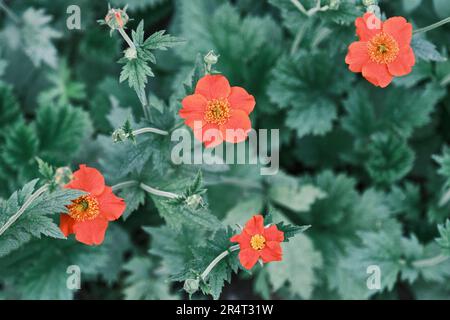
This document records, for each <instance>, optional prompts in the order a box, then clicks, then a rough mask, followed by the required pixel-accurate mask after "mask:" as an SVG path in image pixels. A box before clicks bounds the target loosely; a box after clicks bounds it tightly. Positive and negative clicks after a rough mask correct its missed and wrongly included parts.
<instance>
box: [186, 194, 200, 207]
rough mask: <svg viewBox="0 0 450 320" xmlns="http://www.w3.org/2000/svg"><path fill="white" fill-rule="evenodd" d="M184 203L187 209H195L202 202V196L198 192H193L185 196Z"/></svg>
mask: <svg viewBox="0 0 450 320" xmlns="http://www.w3.org/2000/svg"><path fill="white" fill-rule="evenodd" d="M185 203H186V205H187V206H188V207H189V209H191V210H197V209H198V207H199V206H200V205H202V204H203V198H202V197H201V196H200V195H198V194H193V195H192V196H189V197H187V199H186V200H185Z"/></svg>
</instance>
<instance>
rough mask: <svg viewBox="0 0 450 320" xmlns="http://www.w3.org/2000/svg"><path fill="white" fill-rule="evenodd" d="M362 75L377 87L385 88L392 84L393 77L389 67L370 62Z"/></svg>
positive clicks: (365, 66)
mask: <svg viewBox="0 0 450 320" xmlns="http://www.w3.org/2000/svg"><path fill="white" fill-rule="evenodd" d="M362 74H363V76H364V78H366V79H367V81H369V82H371V83H372V84H374V85H375V86H378V87H381V88H385V87H387V86H388V85H389V84H390V83H391V82H392V79H393V77H392V75H391V74H390V73H389V71H388V68H387V65H385V64H379V63H376V62H373V61H369V62H368V63H367V64H366V65H364V67H363V69H362Z"/></svg>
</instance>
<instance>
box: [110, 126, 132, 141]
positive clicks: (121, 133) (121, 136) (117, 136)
mask: <svg viewBox="0 0 450 320" xmlns="http://www.w3.org/2000/svg"><path fill="white" fill-rule="evenodd" d="M127 138H128V134H127V133H126V132H125V130H123V129H122V128H119V129H117V130H115V131H114V132H113V134H112V139H113V142H114V143H117V142H122V141H125V140H126V139H127Z"/></svg>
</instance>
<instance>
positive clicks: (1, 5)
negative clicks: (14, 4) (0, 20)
mask: <svg viewBox="0 0 450 320" xmlns="http://www.w3.org/2000/svg"><path fill="white" fill-rule="evenodd" d="M0 9H2V10H3V11H4V12H5V13H6V15H7V16H8V17H9V18H10V19H11V20H12V21H14V22H15V23H20V18H19V17H18V16H17V14H15V13H14V12H12V11H11V9H9V8H8V6H7V5H6V4H5V3H4V2H3V1H2V0H0Z"/></svg>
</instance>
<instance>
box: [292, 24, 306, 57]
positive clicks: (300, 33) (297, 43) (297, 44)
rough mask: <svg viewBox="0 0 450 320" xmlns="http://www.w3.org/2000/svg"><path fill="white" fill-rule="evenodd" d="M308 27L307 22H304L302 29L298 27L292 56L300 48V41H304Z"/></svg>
mask: <svg viewBox="0 0 450 320" xmlns="http://www.w3.org/2000/svg"><path fill="white" fill-rule="evenodd" d="M306 29H307V24H306V23H303V24H302V26H301V27H300V29H298V31H297V34H296V35H295V39H294V42H292V47H291V56H292V55H294V54H295V53H296V52H297V50H298V48H299V47H300V43H301V42H302V39H303V37H304V36H305V33H306Z"/></svg>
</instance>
